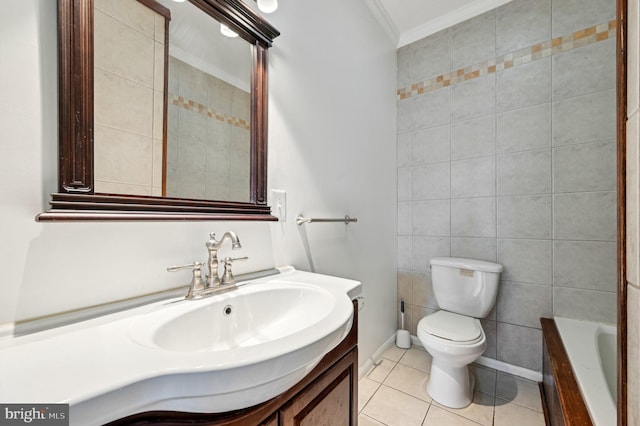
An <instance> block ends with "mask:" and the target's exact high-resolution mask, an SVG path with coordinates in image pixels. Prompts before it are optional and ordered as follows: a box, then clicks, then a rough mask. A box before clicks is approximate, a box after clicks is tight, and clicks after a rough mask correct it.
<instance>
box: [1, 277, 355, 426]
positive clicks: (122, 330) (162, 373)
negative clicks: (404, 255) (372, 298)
mask: <svg viewBox="0 0 640 426" xmlns="http://www.w3.org/2000/svg"><path fill="white" fill-rule="evenodd" d="M274 279H277V281H278V282H285V283H287V282H289V283H292V284H295V283H305V284H311V285H317V286H318V287H321V288H322V289H324V290H327V291H330V292H332V294H346V295H347V296H348V297H349V298H350V299H351V300H353V299H355V298H356V297H357V296H358V295H359V294H360V292H361V284H360V282H358V281H354V280H349V279H343V278H337V277H331V276H326V275H321V274H315V273H309V272H303V271H297V270H295V269H294V268H293V267H284V268H280V274H277V275H276V276H271V277H267V278H260V279H256V280H252V281H247V282H244V283H239V285H240V286H249V285H251V286H254V285H269V281H270V280H274ZM342 297H344V296H342ZM206 300H207V299H203V300H202V301H186V300H184V298H174V299H169V300H165V301H161V302H156V303H152V304H149V305H145V306H141V307H138V308H134V309H130V310H126V311H122V312H118V313H114V314H110V315H105V316H102V317H98V318H94V319H90V320H87V321H82V322H78V323H75V324H70V325H67V326H64V327H58V328H54V329H50V330H46V331H41V332H38V333H33V334H29V335H25V336H20V337H16V338H11V339H6V340H0V377H1V378H2V380H0V401H2V402H3V403H34V404H35V403H39V404H40V403H41V404H46V403H67V404H70V420H71V424H72V425H74V424H78V425H80V424H82V425H90V424H103V423H105V422H108V421H111V420H115V419H117V418H120V417H124V416H126V415H129V414H132V413H133V412H139V411H143V410H148V409H177V408H178V407H186V411H198V410H203V411H204V408H203V407H199V406H198V403H197V402H194V401H190V400H188V397H189V392H191V390H189V391H188V392H186V393H185V390H184V389H185V388H189V387H190V386H191V384H192V383H193V381H192V379H193V374H194V373H203V372H205V373H206V372H209V371H215V370H220V369H224V368H232V369H233V366H234V365H241V364H242V362H243V360H242V359H240V358H241V357H242V355H241V354H242V353H241V352H234V349H230V350H229V351H223V352H215V353H211V352H207V351H201V352H193V353H192V352H189V353H185V352H179V351H178V352H176V351H166V350H158V349H157V348H152V347H149V346H146V345H143V344H140V343H139V342H136V341H135V340H134V339H132V338H131V329H132V327H133V323H134V321H135V320H136V319H138V318H141V317H143V316H145V315H148V314H153V315H158V311H159V310H162V309H172V308H167V306H169V305H172V304H173V305H174V306H176V305H178V304H197V303H202V302H203V301H206ZM205 303H206V302H205ZM185 306H188V305H185ZM347 331H348V330H347ZM336 344H337V343H336ZM230 366H231V367H230ZM189 377H191V379H189ZM189 380H191V381H189ZM196 387H197V386H196ZM177 390H179V391H180V392H181V395H180V398H186V399H183V402H184V404H182V405H180V401H177V402H176V401H175V397H176V395H175V392H176V391H177ZM197 391H198V390H197V389H194V390H193V392H195V393H194V394H193V395H196V394H197ZM194 398H195V396H194ZM192 399H193V398H192ZM196 399H197V398H196ZM134 401H135V403H134ZM132 410H133V411H132Z"/></svg>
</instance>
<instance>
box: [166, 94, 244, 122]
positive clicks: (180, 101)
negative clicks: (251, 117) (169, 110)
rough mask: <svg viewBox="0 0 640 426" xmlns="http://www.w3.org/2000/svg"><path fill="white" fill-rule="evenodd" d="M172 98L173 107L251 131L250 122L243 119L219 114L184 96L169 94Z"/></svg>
mask: <svg viewBox="0 0 640 426" xmlns="http://www.w3.org/2000/svg"><path fill="white" fill-rule="evenodd" d="M169 97H170V98H171V105H175V106H177V107H179V108H184V109H185V110H187V111H192V112H197V113H198V114H202V115H204V116H206V117H209V118H215V119H216V120H219V121H224V122H226V123H228V124H231V125H232V126H236V127H239V128H241V129H245V130H249V129H250V126H249V122H248V121H247V120H244V119H242V118H238V117H233V116H228V115H227V114H221V113H218V112H216V111H214V110H212V109H211V108H209V107H207V106H206V105H202V104H201V103H198V102H194V101H192V100H191V99H186V98H184V97H182V96H178V95H174V94H171V93H170V94H169Z"/></svg>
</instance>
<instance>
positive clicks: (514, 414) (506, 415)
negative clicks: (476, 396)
mask: <svg viewBox="0 0 640 426" xmlns="http://www.w3.org/2000/svg"><path fill="white" fill-rule="evenodd" d="M493 424H494V425H495V426H513V425H518V426H544V425H545V422H544V414H542V413H541V412H539V411H535V410H531V409H529V408H527V407H523V406H522V405H518V404H515V403H513V402H509V401H506V400H504V399H500V398H496V408H495V419H494V423H493Z"/></svg>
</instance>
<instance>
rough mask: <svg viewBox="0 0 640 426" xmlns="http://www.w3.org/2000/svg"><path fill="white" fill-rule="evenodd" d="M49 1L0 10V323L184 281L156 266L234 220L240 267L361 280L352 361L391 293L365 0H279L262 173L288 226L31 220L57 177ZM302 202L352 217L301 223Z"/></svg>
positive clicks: (385, 149)
mask: <svg viewBox="0 0 640 426" xmlns="http://www.w3.org/2000/svg"><path fill="white" fill-rule="evenodd" d="M55 3H56V2H54V1H51V0H23V1H20V2H8V3H6V4H4V5H3V13H2V14H1V15H0V28H2V29H3V30H2V31H3V36H2V37H0V52H2V57H3V60H2V62H3V66H2V67H1V68H0V93H2V96H1V97H0V134H1V135H2V136H3V140H2V145H1V147H2V148H1V155H0V178H1V179H2V181H3V182H5V183H4V184H3V185H1V186H0V200H1V201H0V202H1V203H2V204H1V205H0V214H1V216H2V220H1V221H0V236H1V237H2V244H0V269H1V270H2V272H3V274H2V279H1V280H0V283H1V284H0V295H1V296H0V327H2V328H4V329H10V328H11V324H12V323H13V322H15V321H19V320H24V319H29V318H34V317H39V316H44V315H49V314H52V313H56V312H62V311H67V310H71V309H77V308H82V307H87V306H91V305H95V304H100V303H106V302H110V301H114V300H120V299H124V298H128V297H134V296H137V295H141V294H146V293H150V292H156V291H160V290H163V289H167V288H172V287H175V286H176V285H179V284H183V283H186V282H188V280H189V275H188V273H187V272H184V273H180V274H178V275H172V274H169V273H167V272H165V268H166V266H168V265H171V264H178V263H187V262H190V261H193V260H204V258H205V257H206V256H205V249H204V242H205V241H206V240H207V235H208V233H209V232H210V231H216V232H223V231H225V230H228V229H232V230H235V231H236V232H237V233H238V234H239V236H240V238H241V240H242V242H243V246H244V249H243V251H242V253H243V254H246V255H248V256H249V257H250V260H249V261H248V262H245V263H243V264H238V265H237V268H236V270H237V272H248V271H251V270H259V269H264V268H268V267H271V266H274V265H275V266H280V265H285V264H292V265H294V266H296V267H297V268H299V269H304V270H311V269H315V271H316V272H320V273H328V274H335V275H340V276H345V277H349V278H354V279H358V280H361V281H362V282H363V287H364V290H363V292H364V295H365V297H366V298H367V305H366V308H365V309H364V310H363V311H362V312H361V322H360V336H361V338H360V343H361V347H360V348H361V349H360V350H361V363H362V362H364V360H365V359H366V358H367V357H368V356H370V355H371V354H372V352H373V351H375V349H377V348H378V347H379V346H380V345H381V344H382V343H383V342H384V340H386V339H387V338H388V337H389V336H390V335H391V333H392V332H393V330H394V328H395V326H394V315H395V313H394V312H395V300H396V296H395V295H396V290H395V281H396V274H395V269H394V264H395V243H394V241H395V240H394V233H395V223H396V218H395V207H394V206H395V204H394V200H395V94H394V91H395V52H394V49H393V46H392V45H391V43H390V42H389V41H388V40H387V39H386V38H385V37H384V33H383V32H382V30H381V29H379V28H378V26H377V24H376V23H375V21H374V20H373V18H372V17H370V15H369V11H368V10H367V8H366V7H365V6H364V4H362V3H361V2H344V1H339V0H327V1H323V2H311V1H310V0H297V1H293V2H291V1H285V2H282V4H281V8H280V10H278V12H277V13H276V14H275V15H274V16H273V17H272V18H270V19H272V22H273V23H274V25H275V26H276V27H277V28H278V29H279V30H280V31H281V32H282V36H281V37H280V38H278V39H277V40H276V44H275V47H274V48H273V49H272V56H271V64H270V96H271V97H270V118H269V125H270V152H269V161H270V163H269V179H270V187H273V188H281V189H285V190H287V197H288V198H287V200H288V220H287V221H286V222H285V223H259V222H258V223H249V222H233V223H229V222H194V223H174V222H164V223H144V222H142V223H140V222H139V223H133V222H132V223H37V222H35V221H34V217H35V215H36V214H38V213H39V212H41V211H42V210H43V209H44V208H46V202H47V200H48V198H49V196H48V194H49V193H50V192H53V191H55V189H56V168H55V156H56V143H57V75H56V49H57V45H56V4H55ZM299 211H304V212H305V213H307V214H310V215H343V214H345V213H348V214H350V215H352V216H356V217H358V219H359V222H358V223H357V224H353V225H349V226H348V227H345V226H344V225H341V224H313V225H308V226H306V227H303V228H298V227H297V226H296V225H295V223H294V218H295V215H296V214H297V213H298V212H299ZM227 250H228V248H227ZM221 254H222V255H225V252H222V253H221ZM234 254H235V253H234ZM312 266H313V267H312ZM2 324H4V326H1V325H2Z"/></svg>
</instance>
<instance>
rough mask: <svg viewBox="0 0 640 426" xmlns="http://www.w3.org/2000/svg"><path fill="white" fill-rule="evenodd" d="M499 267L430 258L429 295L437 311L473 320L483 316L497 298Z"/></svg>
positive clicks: (461, 260) (454, 259)
mask: <svg viewBox="0 0 640 426" xmlns="http://www.w3.org/2000/svg"><path fill="white" fill-rule="evenodd" d="M500 272H502V265H500V264H497V263H492V262H485V261H483V260H475V259H463V258H459V257H434V258H433V259H431V281H432V283H433V293H434V295H435V298H436V301H437V302H438V306H440V309H444V310H445V311H449V312H455V313H457V314H461V315H467V316H471V317H474V318H484V317H485V316H487V314H488V313H489V311H491V308H493V305H494V304H495V303H496V296H497V295H498V282H499V280H500Z"/></svg>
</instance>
